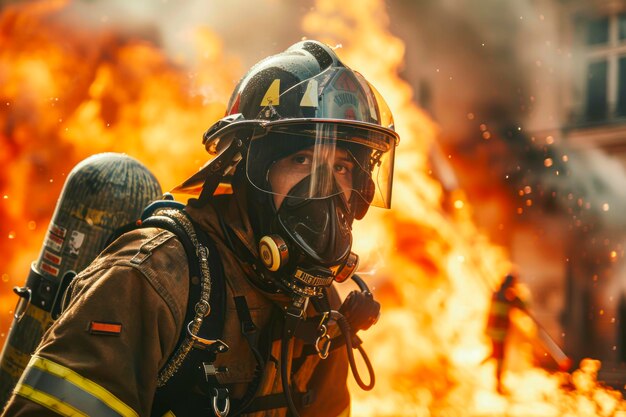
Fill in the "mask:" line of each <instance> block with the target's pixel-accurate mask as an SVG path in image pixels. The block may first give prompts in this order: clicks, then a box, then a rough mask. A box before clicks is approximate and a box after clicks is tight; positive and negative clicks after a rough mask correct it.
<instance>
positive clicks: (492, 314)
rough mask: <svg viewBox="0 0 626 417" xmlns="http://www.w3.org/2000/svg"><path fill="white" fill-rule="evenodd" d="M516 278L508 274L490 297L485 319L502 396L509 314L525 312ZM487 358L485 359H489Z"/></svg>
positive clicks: (498, 386)
mask: <svg viewBox="0 0 626 417" xmlns="http://www.w3.org/2000/svg"><path fill="white" fill-rule="evenodd" d="M516 284H517V278H516V277H515V276H514V275H512V274H508V275H506V276H505V277H504V280H503V281H502V283H501V284H500V287H499V288H498V290H497V291H495V292H494V293H493V295H492V297H491V305H490V307H489V316H488V319H487V331H486V333H487V336H488V337H489V338H490V340H491V356H490V357H489V358H493V359H494V360H495V361H496V384H497V390H498V392H499V393H500V394H504V393H505V391H504V387H503V385H502V374H503V372H504V351H505V348H506V339H507V336H508V334H509V330H510V327H511V317H510V313H511V310H512V309H513V308H518V309H520V310H524V311H526V303H525V302H524V301H523V300H522V299H521V298H520V296H519V293H518V291H517V290H516V288H515V286H516ZM489 358H487V359H489Z"/></svg>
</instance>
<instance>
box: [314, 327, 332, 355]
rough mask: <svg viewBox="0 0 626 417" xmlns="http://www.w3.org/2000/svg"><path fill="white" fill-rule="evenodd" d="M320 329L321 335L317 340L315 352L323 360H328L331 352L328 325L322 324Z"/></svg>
mask: <svg viewBox="0 0 626 417" xmlns="http://www.w3.org/2000/svg"><path fill="white" fill-rule="evenodd" d="M319 329H321V334H320V335H319V336H318V337H317V339H316V340H315V350H316V351H317V354H318V355H319V357H320V358H321V359H326V358H327V357H328V354H329V352H330V336H329V335H328V329H327V328H326V325H324V324H322V325H321V326H320V327H319Z"/></svg>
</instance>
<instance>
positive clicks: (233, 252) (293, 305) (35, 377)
mask: <svg viewBox="0 0 626 417" xmlns="http://www.w3.org/2000/svg"><path fill="white" fill-rule="evenodd" d="M203 141H204V144H205V147H206V148H207V150H208V151H209V153H210V154H212V155H213V156H214V157H213V159H211V160H210V161H209V163H208V164H207V165H206V166H205V167H204V168H203V169H202V170H200V171H199V172H198V173H197V174H196V175H194V176H193V177H191V178H190V179H189V180H187V181H185V182H184V183H183V184H182V185H181V186H180V187H178V188H177V191H181V190H182V191H185V190H187V191H188V190H191V189H200V190H201V191H200V194H199V195H198V196H197V198H195V199H191V200H190V201H189V203H188V205H187V206H186V207H184V209H178V208H176V207H175V204H172V205H170V206H168V205H167V204H164V205H163V207H162V208H158V207H157V208H155V209H154V210H155V211H154V213H155V214H156V215H155V216H150V217H147V218H146V219H145V220H144V226H145V225H150V224H156V223H154V221H156V220H154V219H157V218H158V219H157V220H159V219H160V220H159V221H161V223H162V224H164V225H165V224H170V223H171V224H173V226H172V229H171V230H169V229H167V228H166V227H163V228H161V227H143V228H139V229H136V230H133V231H130V232H127V233H125V234H123V235H121V236H120V237H119V238H117V239H116V240H115V241H114V242H113V243H112V244H110V245H109V246H108V247H107V248H106V249H105V250H104V251H103V252H102V253H101V254H100V255H99V256H98V258H97V259H96V260H95V261H94V262H93V263H92V264H91V265H90V266H88V267H87V268H86V269H85V270H83V271H82V272H81V273H80V274H79V275H78V276H77V278H76V279H75V280H74V281H73V282H72V284H71V285H70V288H69V290H68V292H67V294H66V302H65V303H64V305H65V309H64V311H63V313H62V315H61V317H60V318H59V319H58V320H57V321H56V322H55V323H54V324H53V325H52V327H51V328H50V329H49V331H48V332H47V333H46V334H45V336H44V338H43V341H42V343H41V344H40V345H39V347H38V348H37V350H36V351H35V353H34V355H33V356H32V358H31V360H30V362H29V365H28V366H27V368H26V370H25V372H24V374H23V375H22V378H21V379H20V381H19V383H18V385H17V387H16V389H15V390H14V394H13V396H12V397H11V399H10V401H9V403H8V406H7V408H6V409H5V411H4V414H3V415H4V416H46V415H58V414H60V415H65V416H70V415H71V416H73V415H88V416H118V415H122V416H159V417H160V416H177V417H181V416H208V415H218V416H226V415H248V416H265V415H267V416H286V415H287V414H288V413H289V414H290V415H292V416H298V415H301V416H321V415H323V416H349V415H350V396H349V392H348V389H347V382H346V380H347V375H348V372H349V370H350V368H352V373H353V375H354V376H355V378H356V379H357V382H358V383H359V385H361V386H362V387H363V388H364V389H371V387H372V386H373V383H374V380H373V373H372V371H373V370H372V367H371V364H369V362H368V363H367V365H368V366H367V368H368V371H369V372H370V380H369V383H365V382H363V380H362V379H361V378H360V376H359V374H358V372H357V371H356V369H355V367H354V357H353V353H352V351H353V348H356V349H358V351H359V352H361V353H363V348H362V346H361V345H360V340H359V339H358V337H357V336H356V331H358V330H360V329H367V328H368V327H370V326H371V325H372V324H374V323H375V322H376V320H377V318H378V314H379V309H380V305H379V304H378V303H377V302H376V301H375V300H374V298H373V296H372V294H371V293H370V292H369V291H368V289H367V288H366V286H365V285H364V284H363V282H362V281H360V280H359V279H358V278H356V276H353V278H354V279H355V280H356V281H357V283H358V284H360V288H361V290H359V291H356V290H355V291H353V292H351V293H350V294H349V295H348V296H347V297H346V299H345V300H344V301H343V302H341V300H340V298H339V296H338V294H337V292H336V290H335V288H334V285H333V282H338V281H344V280H346V279H348V278H349V277H350V276H352V275H353V273H354V271H355V269H356V268H357V265H358V257H357V255H356V254H354V253H353V252H352V250H351V248H352V234H351V228H352V224H353V221H354V220H360V219H361V218H363V216H365V214H366V212H367V211H368V209H369V207H370V206H371V205H376V206H380V207H386V208H388V207H389V205H390V203H391V201H390V198H391V188H390V187H391V183H392V176H393V159H394V152H395V147H396V145H397V143H398V141H399V138H398V135H397V134H396V133H395V131H394V125H393V119H392V117H391V112H390V111H389V108H388V107H387V105H386V104H385V102H384V100H383V99H382V97H381V96H380V95H379V94H378V92H377V91H376V90H375V89H374V88H373V87H372V86H371V85H370V84H369V83H368V82H367V81H366V80H365V79H364V78H363V77H362V76H361V75H360V74H359V73H357V72H356V71H353V70H351V69H350V68H348V67H346V66H345V65H344V64H343V63H342V62H341V61H340V60H339V59H338V57H337V55H336V54H335V52H334V51H333V50H332V49H331V48H329V47H328V46H327V45H324V44H322V43H320V42H316V41H310V40H306V41H302V42H299V43H297V44H295V45H293V46H292V47H290V48H289V49H287V50H286V51H285V52H283V53H279V54H277V55H274V56H271V57H269V58H266V59H265V60H263V61H261V62H259V63H258V64H257V65H255V66H254V67H252V69H251V70H250V71H249V72H248V73H247V74H246V75H245V76H244V77H243V78H242V80H241V81H240V82H239V84H238V86H237V87H236V89H235V91H234V93H233V95H232V97H231V99H230V102H229V104H228V107H227V116H226V117H225V118H224V119H222V120H220V121H218V122H217V123H215V124H214V125H213V126H212V127H211V128H210V129H209V130H208V131H207V132H206V133H205V135H204V137H203ZM224 184H226V185H230V186H231V187H232V193H231V194H228V193H227V194H222V195H217V193H216V192H215V190H216V189H223V188H224V187H220V185H224ZM165 203H166V202H165ZM151 219H152V221H153V223H150V221H151ZM161 223H159V224H161ZM181 230H182V231H183V232H184V233H180V231H181ZM183 234H184V235H185V236H186V238H183V237H181V236H182V235H183ZM189 247H191V249H189ZM192 259H193V260H194V262H192V261H191V260H192Z"/></svg>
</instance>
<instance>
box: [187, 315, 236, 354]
mask: <svg viewBox="0 0 626 417" xmlns="http://www.w3.org/2000/svg"><path fill="white" fill-rule="evenodd" d="M193 324H194V320H192V321H190V322H189V323H187V335H189V337H190V338H191V340H193V343H194V347H197V348H199V349H211V348H215V351H216V352H217V353H224V352H226V351H228V349H229V347H228V345H227V344H226V343H224V342H223V341H222V340H220V339H216V340H211V339H205V338H203V337H200V336H198V335H197V334H195V333H194V332H193V331H192V330H191V326H192V325H193Z"/></svg>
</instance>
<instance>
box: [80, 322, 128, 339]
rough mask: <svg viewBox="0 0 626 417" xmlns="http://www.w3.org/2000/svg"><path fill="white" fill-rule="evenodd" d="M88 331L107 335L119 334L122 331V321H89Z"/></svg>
mask: <svg viewBox="0 0 626 417" xmlns="http://www.w3.org/2000/svg"><path fill="white" fill-rule="evenodd" d="M87 331H88V332H89V333H91V334H98V335H105V336H119V335H120V333H122V323H106V322H102V321H92V322H89V327H88V328H87Z"/></svg>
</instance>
